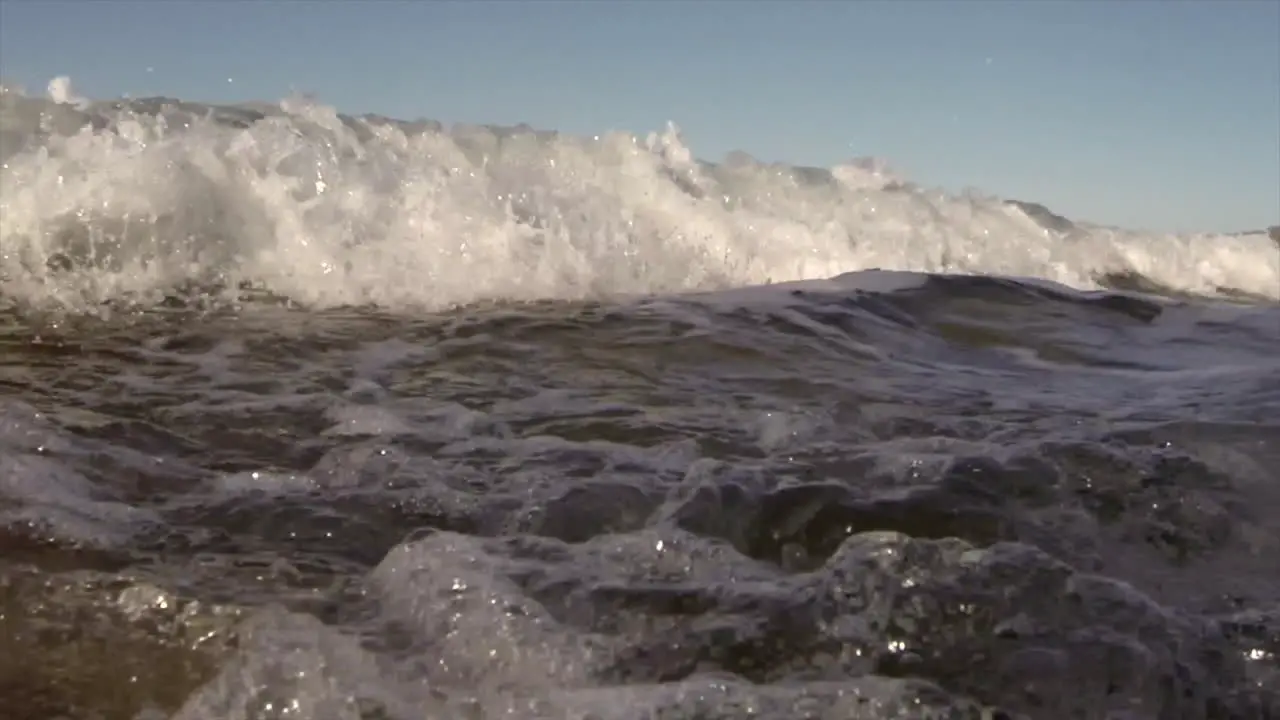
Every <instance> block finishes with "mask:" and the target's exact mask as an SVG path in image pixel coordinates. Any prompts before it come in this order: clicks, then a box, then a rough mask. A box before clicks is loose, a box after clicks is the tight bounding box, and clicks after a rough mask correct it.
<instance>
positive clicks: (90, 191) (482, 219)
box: [0, 80, 1280, 309]
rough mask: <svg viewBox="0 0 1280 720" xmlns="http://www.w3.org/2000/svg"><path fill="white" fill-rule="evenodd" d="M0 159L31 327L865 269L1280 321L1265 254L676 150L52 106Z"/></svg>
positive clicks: (876, 167)
mask: <svg viewBox="0 0 1280 720" xmlns="http://www.w3.org/2000/svg"><path fill="white" fill-rule="evenodd" d="M0 156H2V157H3V169H2V170H0V188H2V189H3V195H2V199H0V295H3V296H4V297H5V298H8V300H9V301H10V302H18V303H21V304H26V305H35V306H50V307H62V308H70V309H85V308H90V307H95V306H98V305H101V304H102V303H110V302H121V301H141V302H149V301H152V300H154V299H156V298H158V297H163V296H165V295H170V294H172V293H173V292H175V291H177V290H183V289H186V290H190V289H191V288H198V289H199V292H201V293H205V294H207V293H211V292H216V291H217V290H218V289H220V288H222V289H238V288H243V287H252V288H257V289H260V290H264V291H267V292H269V293H271V294H274V295H279V296H283V297H286V298H289V299H291V300H293V301H295V302H297V303H300V304H304V305H308V306H312V307H317V308H323V307H333V306H346V305H367V304H371V305H378V306H382V307H387V308H396V307H416V308H428V309H438V308H446V307H453V306H459V305H467V304H473V303H480V302H487V301H502V300H516V301H520V300H545V299H563V300H567V299H583V298H596V297H602V296H608V295H616V294H655V293H657V294H661V293H674V292H684V291H690V290H713V289H723V288H728V287H738V286H747V285H758V284H763V283H768V282H777V281H790V280H804V279H815V278H825V277H830V276H834V275H838V274H841V273H845V272H850V271H857V270H863V269H870V268H882V269H895V270H909V271H916V272H929V273H956V274H982V275H1003V276H1015V277H1027V278H1042V279H1046V280H1051V281H1054V282H1057V283H1061V284H1065V285H1069V286H1072V287H1075V288H1078V289H1093V288H1097V287H1100V286H1106V285H1108V284H1111V283H1113V282H1114V281H1115V280H1116V279H1118V278H1123V279H1127V281H1137V282H1139V283H1140V284H1141V285H1143V286H1149V287H1158V288H1162V289H1166V290H1168V291H1172V292H1176V293H1191V294H1203V295H1214V294H1223V293H1228V294H1244V295H1252V296H1258V297H1262V298H1268V299H1278V298H1280V255H1278V253H1277V252H1276V246H1275V244H1274V243H1273V242H1272V241H1271V240H1270V239H1269V238H1268V237H1267V236H1266V235H1264V234H1256V235H1244V236H1222V235H1194V236H1167V235H1152V234H1143V233H1138V232H1128V231H1123V230H1115V229H1102V228H1094V227H1089V228H1086V227H1082V226H1080V225H1078V224H1074V223H1071V222H1069V221H1065V219H1063V218H1060V217H1057V216H1054V215H1052V213H1049V212H1048V211H1046V210H1044V208H1043V207H1040V206H1036V205H1033V204H1030V203H1012V202H1006V201H1002V200H1001V199H998V198H993V197H981V196H977V195H959V196H957V195H948V194H945V193H942V192H939V191H935V190H927V189H923V188H920V187H917V186H915V185H912V184H910V183H907V182H905V181H903V180H902V179H901V178H898V177H896V176H894V175H893V174H892V173H891V172H889V171H888V170H887V169H886V167H885V166H884V165H883V163H880V162H878V161H874V160H858V161H854V162H851V163H849V164H845V165H839V166H836V167H833V168H830V169H827V170H824V169H817V168H806V167H792V166H787V165H770V164H763V163H760V162H757V161H755V160H753V159H751V158H749V157H747V156H745V155H737V154H735V155H732V156H731V157H729V158H727V159H726V160H725V161H724V162H722V163H720V164H711V163H705V162H700V161H698V160H696V159H695V157H694V154H693V151H692V150H691V149H690V148H689V147H688V146H687V145H686V144H685V143H684V142H683V140H682V139H681V137H680V134H679V131H678V130H677V128H676V127H675V126H673V125H669V126H668V127H667V128H666V129H665V130H664V131H662V132H656V133H651V134H649V135H648V137H646V138H639V137H636V136H632V135H629V134H623V133H613V134H608V135H602V136H599V137H592V138H582V137H570V136H566V135H561V134H557V133H554V132H538V131H533V130H531V129H528V128H524V127H517V128H497V127H481V126H465V127H463V126H455V127H452V128H447V129H446V128H444V127H442V126H441V125H440V124H438V123H434V122H428V121H422V122H412V123H409V122H399V121H393V120H389V119H386V118H379V117H358V118H357V117H350V116H346V115H340V114H338V113H337V112H336V111H335V110H334V109H333V108H330V107H325V106H323V105H319V104H316V103H313V102H311V101H309V100H306V99H300V98H291V99H288V100H285V101H284V102H281V103H280V104H279V105H278V106H267V105H237V106H213V105H203V104H198V103H190V102H184V101H180V100H172V99H163V98H157V99H144V100H127V101H115V102H88V101H85V100H82V99H79V98H75V97H74V96H73V95H72V94H71V93H70V89H69V86H68V84H67V83H66V82H65V81H62V80H59V81H56V82H54V83H52V84H51V86H50V98H49V99H45V98H36V97H29V96H27V95H24V94H22V93H20V92H17V91H12V90H10V91H6V92H4V93H3V94H0ZM1040 211H1043V212H1040Z"/></svg>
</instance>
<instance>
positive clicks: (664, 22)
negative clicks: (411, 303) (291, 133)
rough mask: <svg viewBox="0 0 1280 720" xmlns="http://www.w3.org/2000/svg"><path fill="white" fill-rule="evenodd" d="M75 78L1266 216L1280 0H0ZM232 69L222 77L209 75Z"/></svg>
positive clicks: (1155, 213)
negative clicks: (299, 96) (608, 133)
mask: <svg viewBox="0 0 1280 720" xmlns="http://www.w3.org/2000/svg"><path fill="white" fill-rule="evenodd" d="M63 74H65V75H70V76H71V78H72V80H73V82H74V84H75V87H76V89H77V91H78V92H79V93H81V94H85V95H88V96H90V97H96V98H101V97H109V96H119V95H123V94H130V95H135V96H144V95H171V96H177V97H182V98H185V99H194V100H210V101H227V100H234V101H238V100H247V99H255V100H278V99H280V98H281V97H283V96H285V95H287V94H288V93H289V92H291V91H292V90H298V91H304V92H311V93H314V94H315V95H317V96H318V98H319V99H320V100H321V101H323V102H326V103H330V104H333V105H336V106H337V107H338V108H339V109H341V110H343V111H348V112H376V113H381V114H385V115H390V116H395V117H401V118H416V117H432V118H436V119H439V120H443V121H446V122H454V121H467V122H490V123H499V124H514V123H517V122H527V123H529V124H531V125H534V126H536V127H540V128H547V129H558V130H563V131H568V132H575V133H591V134H594V133H597V132H601V131H604V130H608V129H624V130H631V131H635V132H640V133H644V132H647V131H649V130H657V129H661V128H662V127H663V124H664V123H665V122H666V121H667V120H674V121H675V122H676V123H677V124H679V125H680V126H681V128H682V129H683V130H684V133H685V136H686V139H687V140H688V141H689V142H690V144H691V145H692V146H693V149H694V151H695V152H696V153H697V154H698V155H699V156H701V157H704V158H706V159H712V160H714V159H719V158H720V157H722V156H723V154H724V153H725V152H727V151H730V150H734V149H743V150H746V151H748V152H750V153H751V154H753V155H755V156H757V157H759V158H761V159H765V160H784V161H787V162H792V163H797V164H809V165H822V166H829V165H831V164H833V163H837V162H840V161H842V160H844V159H847V158H850V157H855V156H860V155H875V156H878V157H882V158H885V159H887V160H888V161H889V162H890V164H891V165H892V166H893V167H895V168H897V169H899V170H900V171H901V172H903V173H904V174H905V175H907V176H908V177H909V178H910V179H912V180H914V181H916V182H919V183H921V184H925V185H931V186H942V187H946V188H949V189H952V190H956V189H961V188H964V187H966V186H972V187H977V188H980V189H982V190H984V191H988V192H992V193H996V194H1000V195H1004V196H1013V197H1018V198H1024V199H1030V200H1036V201H1039V202H1043V203H1045V204H1046V205H1048V206H1050V207H1051V208H1053V209H1054V210H1056V211H1058V212H1061V213H1063V214H1066V215H1069V216H1071V217H1075V218H1079V219H1084V220H1091V221H1095V222H1103V223H1114V224H1119V225H1124V226H1127V227H1133V228H1149V229H1157V230H1181V231H1196V230H1223V231H1229V230H1238V229H1247V228H1256V227H1261V226H1266V225H1269V224H1277V223H1280V0H1242V1H1236V2H1233V1H1231V0H1218V1H1216V2H1177V1H1172V0H1166V1H1164V2H1157V1H1152V0H1126V1H1125V2H1119V1H1114V2H1104V1H1101V0H1079V1H1077V2H1052V1H1050V0H1043V1H1036V2H1012V1H1008V2H985V1H983V0H941V1H932V2H931V1H927V0H898V1H897V2H887V1H873V0H847V1H844V2H840V1H834V0H833V1H828V2H799V1H797V2H765V1H762V0H759V1H752V0H738V1H736V2H728V1H723V2H722V1H717V0H698V1H696V2H678V1H675V0H646V1H644V2H622V1H609V0H595V1H591V0H580V1H578V2H552V1H550V0H523V1H515V0H507V1H500V0H488V1H480V0H471V1H469V2H463V1H457V2H439V1H430V0H418V1H413V2H410V1H397V0H383V1H380V2H366V3H358V2H353V1H343V0H331V1H327V2H320V1H311V2H307V1H285V0H274V1H271V2H262V1H251V0H244V1H238V2H231V1H223V2H213V1H210V0H205V1H203V2H200V1H186V2H158V1H156V0H142V1H139V2H124V1H121V0H111V1H105V0H103V1H100V2H95V1H92V0H81V1H80V2H65V1H61V0H40V1H38V2H37V1H36V0H3V1H2V2H0V76H3V77H4V78H5V79H6V80H9V81H13V82H17V83H19V84H22V85H24V86H26V87H27V89H28V90H29V91H34V92H39V91H42V90H43V88H44V86H45V84H46V83H47V82H48V80H49V79H50V78H52V77H53V76H56V75H63ZM228 79H230V80H231V82H228Z"/></svg>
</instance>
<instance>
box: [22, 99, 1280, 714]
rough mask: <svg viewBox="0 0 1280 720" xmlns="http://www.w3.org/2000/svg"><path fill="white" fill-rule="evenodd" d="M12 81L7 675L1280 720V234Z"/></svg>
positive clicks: (614, 141) (108, 695)
mask: <svg viewBox="0 0 1280 720" xmlns="http://www.w3.org/2000/svg"><path fill="white" fill-rule="evenodd" d="M53 90H55V92H54V93H52V94H53V96H54V97H52V98H51V99H43V98H35V97H29V96H26V95H23V94H21V93H18V92H15V91H7V92H4V93H2V94H0V161H2V162H3V169H2V170H0V716H3V717H5V718H11V719H12V720H27V719H30V720H49V719H50V718H74V719H76V720H79V719H81V718H85V719H90V718H100V719H102V720H115V719H116V718H120V719H121V720H152V719H159V718H173V720H250V719H254V720H258V719H262V720H266V719H268V718H278V719H281V720H284V719H292V718H306V719H308V720H310V719H314V720H360V719H368V720H372V719H374V718H377V719H380V720H410V719H413V720H422V719H431V720H435V719H441V720H444V719H446V718H448V719H451V718H474V719H483V720H490V719H497V718H510V719H512V720H516V719H529V720H543V719H545V720H561V719H569V718H573V719H575V720H587V719H588V718H591V719H597V720H633V719H634V720H641V719H648V718H663V719H669V720H678V719H685V718H688V719H693V718H701V719H710V718H716V719H722V718H723V719H729V718H733V719H735V720H736V719H738V718H762V719H766V720H790V719H792V718H822V719H824V720H845V719H849V718H866V719H873V718H874V719H879V718H998V717H1005V718H1020V717H1025V718H1034V719H1037V720H1038V719H1040V718H1044V719H1045V720H1070V719H1073V718H1080V719H1083V720H1092V719H1095V718H1097V719H1115V720H1121V719H1124V720H1146V719H1150V720H1211V719H1213V720H1216V719H1223V720H1228V719H1230V720H1255V719H1258V718H1272V717H1280V656H1278V655H1277V653H1280V559H1278V558H1280V520H1277V517H1280V515H1278V513H1280V470H1277V468H1280V306H1278V305H1277V300H1280V250H1278V249H1277V247H1276V245H1275V243H1274V242H1272V240H1270V239H1269V238H1268V237H1266V236H1265V235H1262V234H1256V235H1243V236H1230V237H1228V236H1189V237H1169V236H1154V235H1147V234H1142V233H1136V232H1127V231H1121V230H1114V229H1105V228H1096V227H1086V226H1083V225H1079V224H1075V223H1072V222H1070V221H1067V220H1066V219H1063V218H1059V217H1056V216H1054V215H1052V214H1051V213H1048V212H1047V211H1045V210H1044V209H1043V208H1039V207H1038V206H1034V205H1030V204H1025V203H1024V204H1013V203H1008V202H1004V201H1001V200H999V199H996V198H987V197H980V196H976V195H968V196H963V197H956V196H949V195H946V194H943V193H940V192H935V191H930V190H927V189H923V188H918V187H915V186H913V185H911V184H910V183H907V182H904V181H902V180H901V179H898V178H895V177H893V176H892V175H890V174H889V172H888V171H887V170H886V169H885V168H884V167H883V166H882V165H880V164H877V163H874V162H870V161H865V162H855V163H851V164H849V165H847V166H840V167H836V168H832V169H831V170H818V169H813V168H797V167H787V166H782V165H765V164H760V163H757V162H755V161H753V160H751V159H750V158H746V157H740V156H735V157H731V158H729V159H727V160H726V161H725V162H724V163H721V164H719V165H712V164H707V163H701V162H698V161H696V160H694V159H693V156H692V154H691V152H690V150H689V149H688V148H687V147H686V146H685V145H684V144H683V142H682V141H681V139H680V137H679V134H678V133H677V132H676V131H675V129H674V128H668V129H667V131H666V132H663V133H660V134H654V135H651V136H650V137H648V138H647V139H638V138H635V137H632V136H629V135H622V134H615V135H608V136H602V137H598V138H576V137H566V136H562V135H557V134H554V133H541V132H534V131H532V130H528V129H524V128H514V129H495V128H487V127H454V128H448V129H446V128H442V127H440V126H439V125H436V124H433V123H427V122H421V123H402V122H395V121H391V120H388V119H383V118H352V117H346V116H341V115H338V114H336V113H335V112H334V111H333V110H331V109H329V108H325V107H322V106H319V105H316V104H314V103H310V102H305V101H301V100H296V99H291V100H289V101H286V102H284V103H282V104H281V105H279V106H276V107H267V106H261V107H259V106H235V107H211V106H205V105H198V104H194V103H186V102H182V101H177V100H167V99H154V100H134V101H119V102H110V103H101V102H99V103H89V102H85V101H81V100H79V99H77V98H74V97H71V96H70V95H69V93H68V92H66V88H65V87H63V86H62V85H60V84H55V86H54V87H53Z"/></svg>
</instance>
